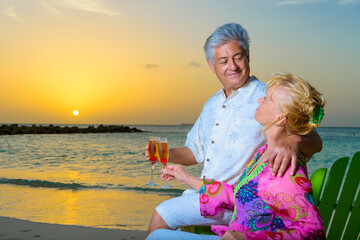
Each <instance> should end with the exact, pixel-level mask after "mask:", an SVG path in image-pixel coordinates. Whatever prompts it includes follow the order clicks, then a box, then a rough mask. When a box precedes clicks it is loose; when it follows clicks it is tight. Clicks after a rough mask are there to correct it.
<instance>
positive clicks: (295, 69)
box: [0, 0, 360, 126]
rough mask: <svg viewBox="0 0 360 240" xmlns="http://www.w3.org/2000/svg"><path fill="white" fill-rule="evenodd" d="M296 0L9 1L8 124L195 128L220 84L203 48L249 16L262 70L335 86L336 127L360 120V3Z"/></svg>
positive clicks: (1, 7) (2, 94) (1, 66)
mask: <svg viewBox="0 0 360 240" xmlns="http://www.w3.org/2000/svg"><path fill="white" fill-rule="evenodd" d="M291 2H293V3H291ZM297 2H300V3H297V5H295V4H296V3H295V1H275V0H271V1H257V2H256V1H248V2H246V3H245V1H239V2H235V1H232V0H228V1H224V2H222V3H219V2H207V1H205V0H201V1H200V0H199V1H198V2H196V3H193V2H192V1H190V0H186V1H179V0H175V1H162V0H157V1H153V0H148V1H145V0H142V1H134V2H129V1H114V0H108V1H100V0H82V1H80V0H74V1H69V0H59V1H55V0H36V1H35V0H19V1H10V0H3V1H2V2H1V4H0V33H1V39H0V82H1V89H0V101H1V103H2V104H1V105H0V112H1V115H0V123H85V124H86V123H89V124H91V123H94V124H98V123H103V124H180V123H183V122H185V123H192V122H194V121H195V120H196V118H197V117H198V115H199V114H200V111H201V108H202V106H203V104H204V103H205V101H206V100H207V99H208V98H209V97H210V96H211V95H212V94H214V93H215V92H216V91H217V90H219V89H220V88H221V85H220V83H219V82H218V80H217V79H216V77H215V75H214V74H212V72H211V71H210V69H209V68H208V66H207V64H206V61H205V57H204V54H203V50H202V47H203V44H204V42H205V40H206V38H207V37H208V36H209V35H210V34H211V32H212V31H213V30H214V29H215V28H216V27H218V26H219V25H222V24H223V23H226V22H238V23H241V24H242V25H243V26H244V27H245V28H246V29H247V30H248V33H249V35H250V38H251V46H250V49H251V50H250V52H251V62H250V64H251V69H252V74H254V75H256V76H257V77H259V78H260V79H261V80H263V81H266V80H268V79H269V78H270V74H271V73H274V72H285V71H286V72H292V73H294V74H297V75H299V76H301V77H303V78H304V79H306V80H308V81H310V82H311V83H313V85H315V87H317V88H318V89H319V90H320V91H323V92H324V95H325V97H326V98H327V100H328V106H327V108H326V110H325V113H326V118H325V121H324V124H325V125H330V126H360V121H358V120H356V118H357V119H359V117H360V116H359V115H360V111H358V110H359V109H360V108H358V104H357V102H358V100H359V97H358V94H357V90H354V89H360V84H359V81H356V80H355V79H356V78H358V76H359V74H360V70H359V68H358V66H359V63H360V61H359V59H360V57H359V52H360V51H359V46H358V45H357V44H355V43H356V42H359V40H360V30H359V28H358V26H359V23H360V22H359V16H358V14H357V15H356V14H355V13H356V11H357V13H358V10H359V4H358V3H359V2H358V1H338V2H337V3H335V2H334V3H327V2H326V1H305V0H304V1H297ZM205 3H206V4H205ZM309 9H311V10H309ZM314 9H315V10H314ZM321 9H324V10H323V11H324V12H320V10H321ZM356 9H357V10H356ZM308 11H310V12H308ZM329 11H330V13H329V14H331V13H332V14H333V15H332V16H331V18H330V15H329V14H328V13H326V12H329ZM332 11H333V12H332ZM314 12H316V13H317V14H316V15H314ZM335 12H336V14H338V15H339V16H336V14H335V15H334V13H335ZM279 13H283V14H279ZM309 16H311V18H310V17H309ZM333 17H335V19H339V17H343V18H341V19H342V20H337V21H336V22H335V21H334V20H331V19H333ZM309 18H310V19H309ZM328 24H329V25H328ZM334 24H335V25H334ZM294 26H296V28H294ZM331 26H332V27H331ZM309 36H311V37H309ZM340 79H341V80H340ZM340 83H341V88H339V84H340ZM343 83H344V84H343ZM74 109H77V110H79V112H80V114H79V115H78V116H77V117H74V116H73V115H72V112H73V110H74ZM356 109H357V111H356Z"/></svg>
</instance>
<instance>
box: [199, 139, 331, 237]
mask: <svg viewBox="0 0 360 240" xmlns="http://www.w3.org/2000/svg"><path fill="white" fill-rule="evenodd" d="M266 149H267V145H264V146H262V147H261V148H260V149H259V150H258V151H257V152H256V153H255V156H254V158H253V160H251V161H250V163H249V164H248V166H247V168H246V169H245V170H244V173H243V175H242V176H241V177H240V178H239V180H238V181H237V182H236V183H235V184H234V185H229V184H227V183H223V182H218V181H216V180H213V179H204V180H203V182H202V186H201V188H200V212H201V215H203V216H214V215H216V214H218V213H220V212H221V211H222V210H223V209H224V208H226V209H229V210H233V211H234V213H233V217H232V219H231V221H230V223H229V225H228V226H222V225H213V226H211V230H212V231H213V232H215V233H216V234H218V235H219V236H223V235H224V234H225V232H226V231H229V230H234V231H239V232H243V233H244V234H245V236H246V239H325V229H324V224H323V222H322V219H321V217H320V214H319V211H318V209H317V207H316V205H315V203H314V200H313V197H312V189H311V183H310V181H309V179H308V176H307V170H306V165H305V164H304V159H303V158H302V157H299V158H298V165H299V167H298V170H297V172H296V174H295V175H294V176H290V168H288V170H287V171H286V172H285V174H284V176H283V177H273V176H272V174H271V171H270V169H269V165H268V164H264V163H263V164H261V165H259V167H256V168H254V167H255V165H256V163H257V161H258V160H259V159H260V157H261V156H262V154H263V153H264V152H265V151H266ZM253 168H254V169H253Z"/></svg>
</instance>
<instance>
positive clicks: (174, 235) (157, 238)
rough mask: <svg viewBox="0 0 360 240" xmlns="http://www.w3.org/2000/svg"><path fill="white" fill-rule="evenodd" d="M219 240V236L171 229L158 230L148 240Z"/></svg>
mask: <svg viewBox="0 0 360 240" xmlns="http://www.w3.org/2000/svg"><path fill="white" fill-rule="evenodd" d="M169 239H171V240H188V239H189V240H219V239H221V237H220V236H218V235H200V234H195V233H189V232H182V231H174V230H169V229H158V230H155V231H154V232H152V233H151V234H150V235H149V236H148V237H147V238H146V240H169Z"/></svg>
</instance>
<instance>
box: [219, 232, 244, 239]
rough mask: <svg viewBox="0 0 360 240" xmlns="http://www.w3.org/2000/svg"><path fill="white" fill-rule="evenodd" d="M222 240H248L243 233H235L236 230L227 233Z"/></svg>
mask: <svg viewBox="0 0 360 240" xmlns="http://www.w3.org/2000/svg"><path fill="white" fill-rule="evenodd" d="M220 240H246V237H245V234H244V233H242V232H235V231H234V230H229V231H227V232H226V233H225V234H224V236H222V238H221V239H220Z"/></svg>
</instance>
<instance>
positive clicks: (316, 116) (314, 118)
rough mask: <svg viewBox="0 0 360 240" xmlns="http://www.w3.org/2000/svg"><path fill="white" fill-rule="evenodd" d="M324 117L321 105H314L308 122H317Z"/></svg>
mask: <svg viewBox="0 0 360 240" xmlns="http://www.w3.org/2000/svg"><path fill="white" fill-rule="evenodd" d="M323 117H324V109H323V108H322V107H314V110H313V113H312V114H311V117H310V122H311V123H315V124H319V123H321V120H322V119H323Z"/></svg>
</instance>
